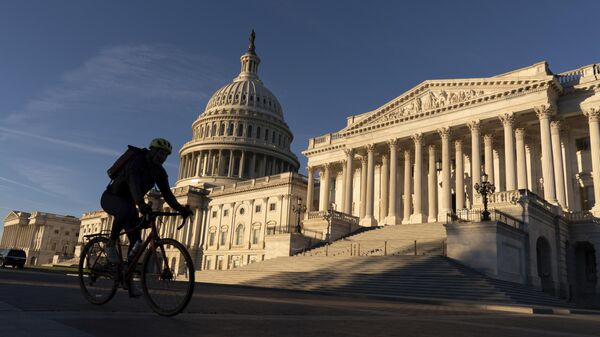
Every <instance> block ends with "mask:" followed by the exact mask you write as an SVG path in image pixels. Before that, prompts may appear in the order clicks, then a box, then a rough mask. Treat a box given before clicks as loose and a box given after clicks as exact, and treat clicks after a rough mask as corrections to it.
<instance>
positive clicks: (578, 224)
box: [303, 62, 600, 297]
mask: <svg viewBox="0 0 600 337" xmlns="http://www.w3.org/2000/svg"><path fill="white" fill-rule="evenodd" d="M599 113H600V65H598V64H593V65H590V66H585V67H582V68H579V69H575V70H573V71H569V72H565V73H560V74H554V73H552V72H551V71H550V70H549V67H548V65H547V64H546V63H545V62H540V63H537V64H534V65H531V66H529V67H525V68H521V69H517V70H514V71H511V72H508V73H505V74H500V75H497V76H493V77H489V78H470V79H452V80H432V81H425V82H423V83H421V84H419V85H417V86H416V87H414V88H412V89H411V90H408V91H407V92H405V93H404V94H402V95H400V96H399V97H397V98H395V99H393V100H392V101H390V102H388V103H386V104H384V105H383V106H381V107H379V108H377V109H375V110H373V111H370V112H367V113H363V114H359V115H355V116H350V117H348V118H347V125H346V127H345V128H343V129H342V130H339V131H337V132H333V133H329V134H326V135H323V136H320V137H315V138H312V139H310V140H309V145H308V148H307V149H306V150H305V151H303V154H304V155H305V156H307V157H308V167H307V171H308V175H309V176H315V175H316V174H317V173H318V174H319V180H320V186H321V187H322V188H321V191H320V193H318V194H316V193H315V192H314V189H313V188H312V187H311V186H310V183H311V182H312V180H311V179H309V186H308V188H307V191H308V192H307V200H312V199H313V198H316V199H318V201H317V202H316V203H315V204H314V205H311V206H313V207H317V208H315V209H313V208H310V209H309V210H308V212H307V219H310V218H311V215H312V214H318V212H324V211H325V210H327V209H328V208H329V207H335V208H336V209H338V210H340V211H341V212H343V213H346V214H349V215H353V216H356V217H358V218H359V221H360V224H361V225H362V226H376V225H378V226H387V225H409V224H420V223H434V222H444V223H447V226H446V229H447V236H448V241H447V245H448V255H449V256H451V257H453V258H456V259H458V260H461V261H462V262H464V263H466V264H467V265H470V266H472V267H474V268H477V269H479V270H480V271H482V272H485V273H487V274H489V275H491V276H493V277H496V278H500V279H504V280H508V281H513V282H520V283H525V284H530V285H532V286H535V287H538V288H540V289H543V290H547V291H550V292H554V293H556V294H560V295H561V296H564V297H567V296H574V295H577V292H578V291H577V289H580V288H581V285H585V287H586V289H587V290H586V291H587V293H589V292H590V289H594V291H595V293H600V283H598V282H597V279H598V277H599V276H600V274H599V273H598V269H597V268H596V261H600V242H598V238H597V232H598V231H597V224H596V223H597V222H598V217H600V208H599V207H600V199H599V198H600V184H599V183H598V181H600V152H598V151H600V122H599V120H600V115H599ZM483 174H486V175H487V176H488V177H489V181H490V182H492V183H493V184H494V185H495V187H496V193H494V194H492V195H491V196H490V206H491V207H492V208H494V213H493V214H494V219H493V220H494V221H492V222H481V220H480V219H479V216H480V215H479V213H480V209H481V208H482V206H483V205H482V199H481V196H479V195H478V194H477V192H476V191H475V187H474V185H475V184H476V183H481V177H482V175H483ZM594 182H596V183H595V184H594ZM581 259H583V260H581ZM570 289H575V290H573V292H570Z"/></svg>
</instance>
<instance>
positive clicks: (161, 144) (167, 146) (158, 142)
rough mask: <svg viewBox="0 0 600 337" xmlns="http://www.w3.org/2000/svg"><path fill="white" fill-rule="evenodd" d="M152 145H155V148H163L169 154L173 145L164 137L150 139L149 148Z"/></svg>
mask: <svg viewBox="0 0 600 337" xmlns="http://www.w3.org/2000/svg"><path fill="white" fill-rule="evenodd" d="M153 147H155V148H157V149H163V150H165V151H167V153H168V154H171V151H173V147H172V146H171V143H169V141H168V140H166V139H164V138H154V139H152V141H151V142H150V148H153Z"/></svg>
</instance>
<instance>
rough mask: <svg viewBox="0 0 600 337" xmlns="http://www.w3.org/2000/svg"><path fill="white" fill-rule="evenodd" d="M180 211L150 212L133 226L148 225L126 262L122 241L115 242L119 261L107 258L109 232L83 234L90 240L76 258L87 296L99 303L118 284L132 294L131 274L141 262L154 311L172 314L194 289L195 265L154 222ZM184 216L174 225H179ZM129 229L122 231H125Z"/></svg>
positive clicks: (146, 294) (143, 282) (146, 293)
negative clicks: (160, 231)
mask: <svg viewBox="0 0 600 337" xmlns="http://www.w3.org/2000/svg"><path fill="white" fill-rule="evenodd" d="M178 215H182V214H180V213H171V212H151V213H150V214H149V215H147V216H146V217H144V219H142V221H141V222H140V224H139V225H138V226H136V227H135V228H134V229H131V230H130V231H133V230H138V229H142V228H149V229H150V233H149V234H148V237H147V238H146V240H145V241H144V242H143V244H142V247H141V249H139V250H138V252H137V254H136V255H135V256H134V257H133V258H132V259H130V261H128V262H127V263H125V262H124V261H123V258H122V256H123V254H122V252H121V251H122V249H121V245H120V244H117V247H118V249H117V251H118V252H119V256H120V259H119V260H120V262H119V263H118V264H116V265H115V264H112V263H110V262H108V258H107V256H106V252H105V250H104V249H105V247H106V245H107V244H108V235H107V234H105V233H100V234H91V235H86V236H85V238H86V239H87V240H89V241H88V242H87V243H86V244H85V246H84V247H83V249H82V252H81V256H80V258H79V284H80V287H81V291H82V293H83V296H84V297H85V299H86V300H88V301H89V302H90V303H92V304H96V305H102V304H105V303H107V302H108V301H110V300H111V299H112V298H113V296H114V295H115V293H116V292H117V288H118V287H119V285H121V286H123V287H124V288H126V287H127V286H128V290H129V295H130V297H134V296H132V295H133V281H134V280H135V279H134V275H135V274H136V273H137V272H138V270H137V268H138V261H139V260H140V259H141V258H142V256H143V257H144V258H143V261H142V263H141V285H142V293H143V295H144V298H145V299H146V302H147V303H148V305H149V306H150V308H152V310H153V311H154V312H156V313H157V314H159V315H162V316H174V315H176V314H178V313H180V312H181V311H182V310H183V309H184V308H185V307H186V306H187V305H188V303H189V301H190V299H191V297H192V294H193V292H194V265H193V262H192V258H191V256H190V254H189V252H188V251H187V249H186V248H185V246H184V245H183V244H181V243H180V242H178V241H177V240H174V239H171V238H163V239H161V238H160V236H159V233H158V229H157V226H156V219H157V217H158V216H178ZM186 220H187V219H186V218H185V217H184V218H183V221H182V223H181V224H180V225H179V226H177V230H179V229H181V228H182V227H183V226H184V225H185V223H186ZM130 231H126V232H122V233H121V234H120V235H125V234H127V233H128V232H130Z"/></svg>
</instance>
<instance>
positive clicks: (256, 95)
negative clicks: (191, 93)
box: [176, 31, 299, 187]
mask: <svg viewBox="0 0 600 337" xmlns="http://www.w3.org/2000/svg"><path fill="white" fill-rule="evenodd" d="M254 38H255V35H254V31H252V34H251V36H250V45H249V47H248V51H247V52H246V53H245V54H243V55H242V56H241V57H240V61H241V72H240V74H239V75H238V76H237V77H236V78H234V79H233V82H232V83H229V84H227V85H225V86H223V87H221V88H220V89H218V90H217V91H216V92H215V93H214V94H213V95H212V96H211V98H210V99H209V100H208V103H207V104H206V108H205V109H204V112H202V114H200V116H199V117H198V119H196V121H194V123H193V124H192V135H193V137H192V140H191V141H189V142H187V143H185V144H184V145H183V147H182V148H181V150H180V151H179V156H180V165H179V177H178V180H177V183H176V186H177V187H180V186H185V185H199V184H202V183H204V184H206V185H208V186H211V185H212V186H219V185H224V184H229V183H233V182H237V181H240V180H246V179H253V178H258V177H263V176H268V175H273V174H278V173H283V172H297V171H298V167H299V162H298V158H297V157H296V155H294V154H293V153H292V152H291V150H290V144H291V143H292V140H293V135H292V132H291V131H290V129H289V127H288V125H287V124H286V123H285V121H284V119H283V109H282V107H281V105H280V104H279V101H278V100H277V98H276V97H275V95H273V93H272V92H271V91H270V90H269V89H267V88H266V87H265V86H264V85H263V83H262V81H261V80H260V79H259V78H258V65H259V64H260V58H259V57H258V56H257V55H256V52H255V46H254Z"/></svg>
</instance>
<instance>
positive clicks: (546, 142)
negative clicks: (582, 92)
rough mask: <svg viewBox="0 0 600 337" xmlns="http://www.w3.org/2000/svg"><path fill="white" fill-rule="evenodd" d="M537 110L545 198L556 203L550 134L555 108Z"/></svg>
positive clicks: (538, 108)
mask: <svg viewBox="0 0 600 337" xmlns="http://www.w3.org/2000/svg"><path fill="white" fill-rule="evenodd" d="M535 112H536V114H537V116H538V118H539V120H540V137H541V145H542V175H543V178H544V199H546V201H548V202H549V203H551V204H554V205H556V204H557V203H558V202H557V200H556V188H555V187H556V185H555V183H554V168H553V167H552V166H553V164H554V160H553V159H552V137H551V135H550V116H551V115H553V113H554V111H553V108H552V107H551V106H549V105H540V106H537V107H535Z"/></svg>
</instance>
